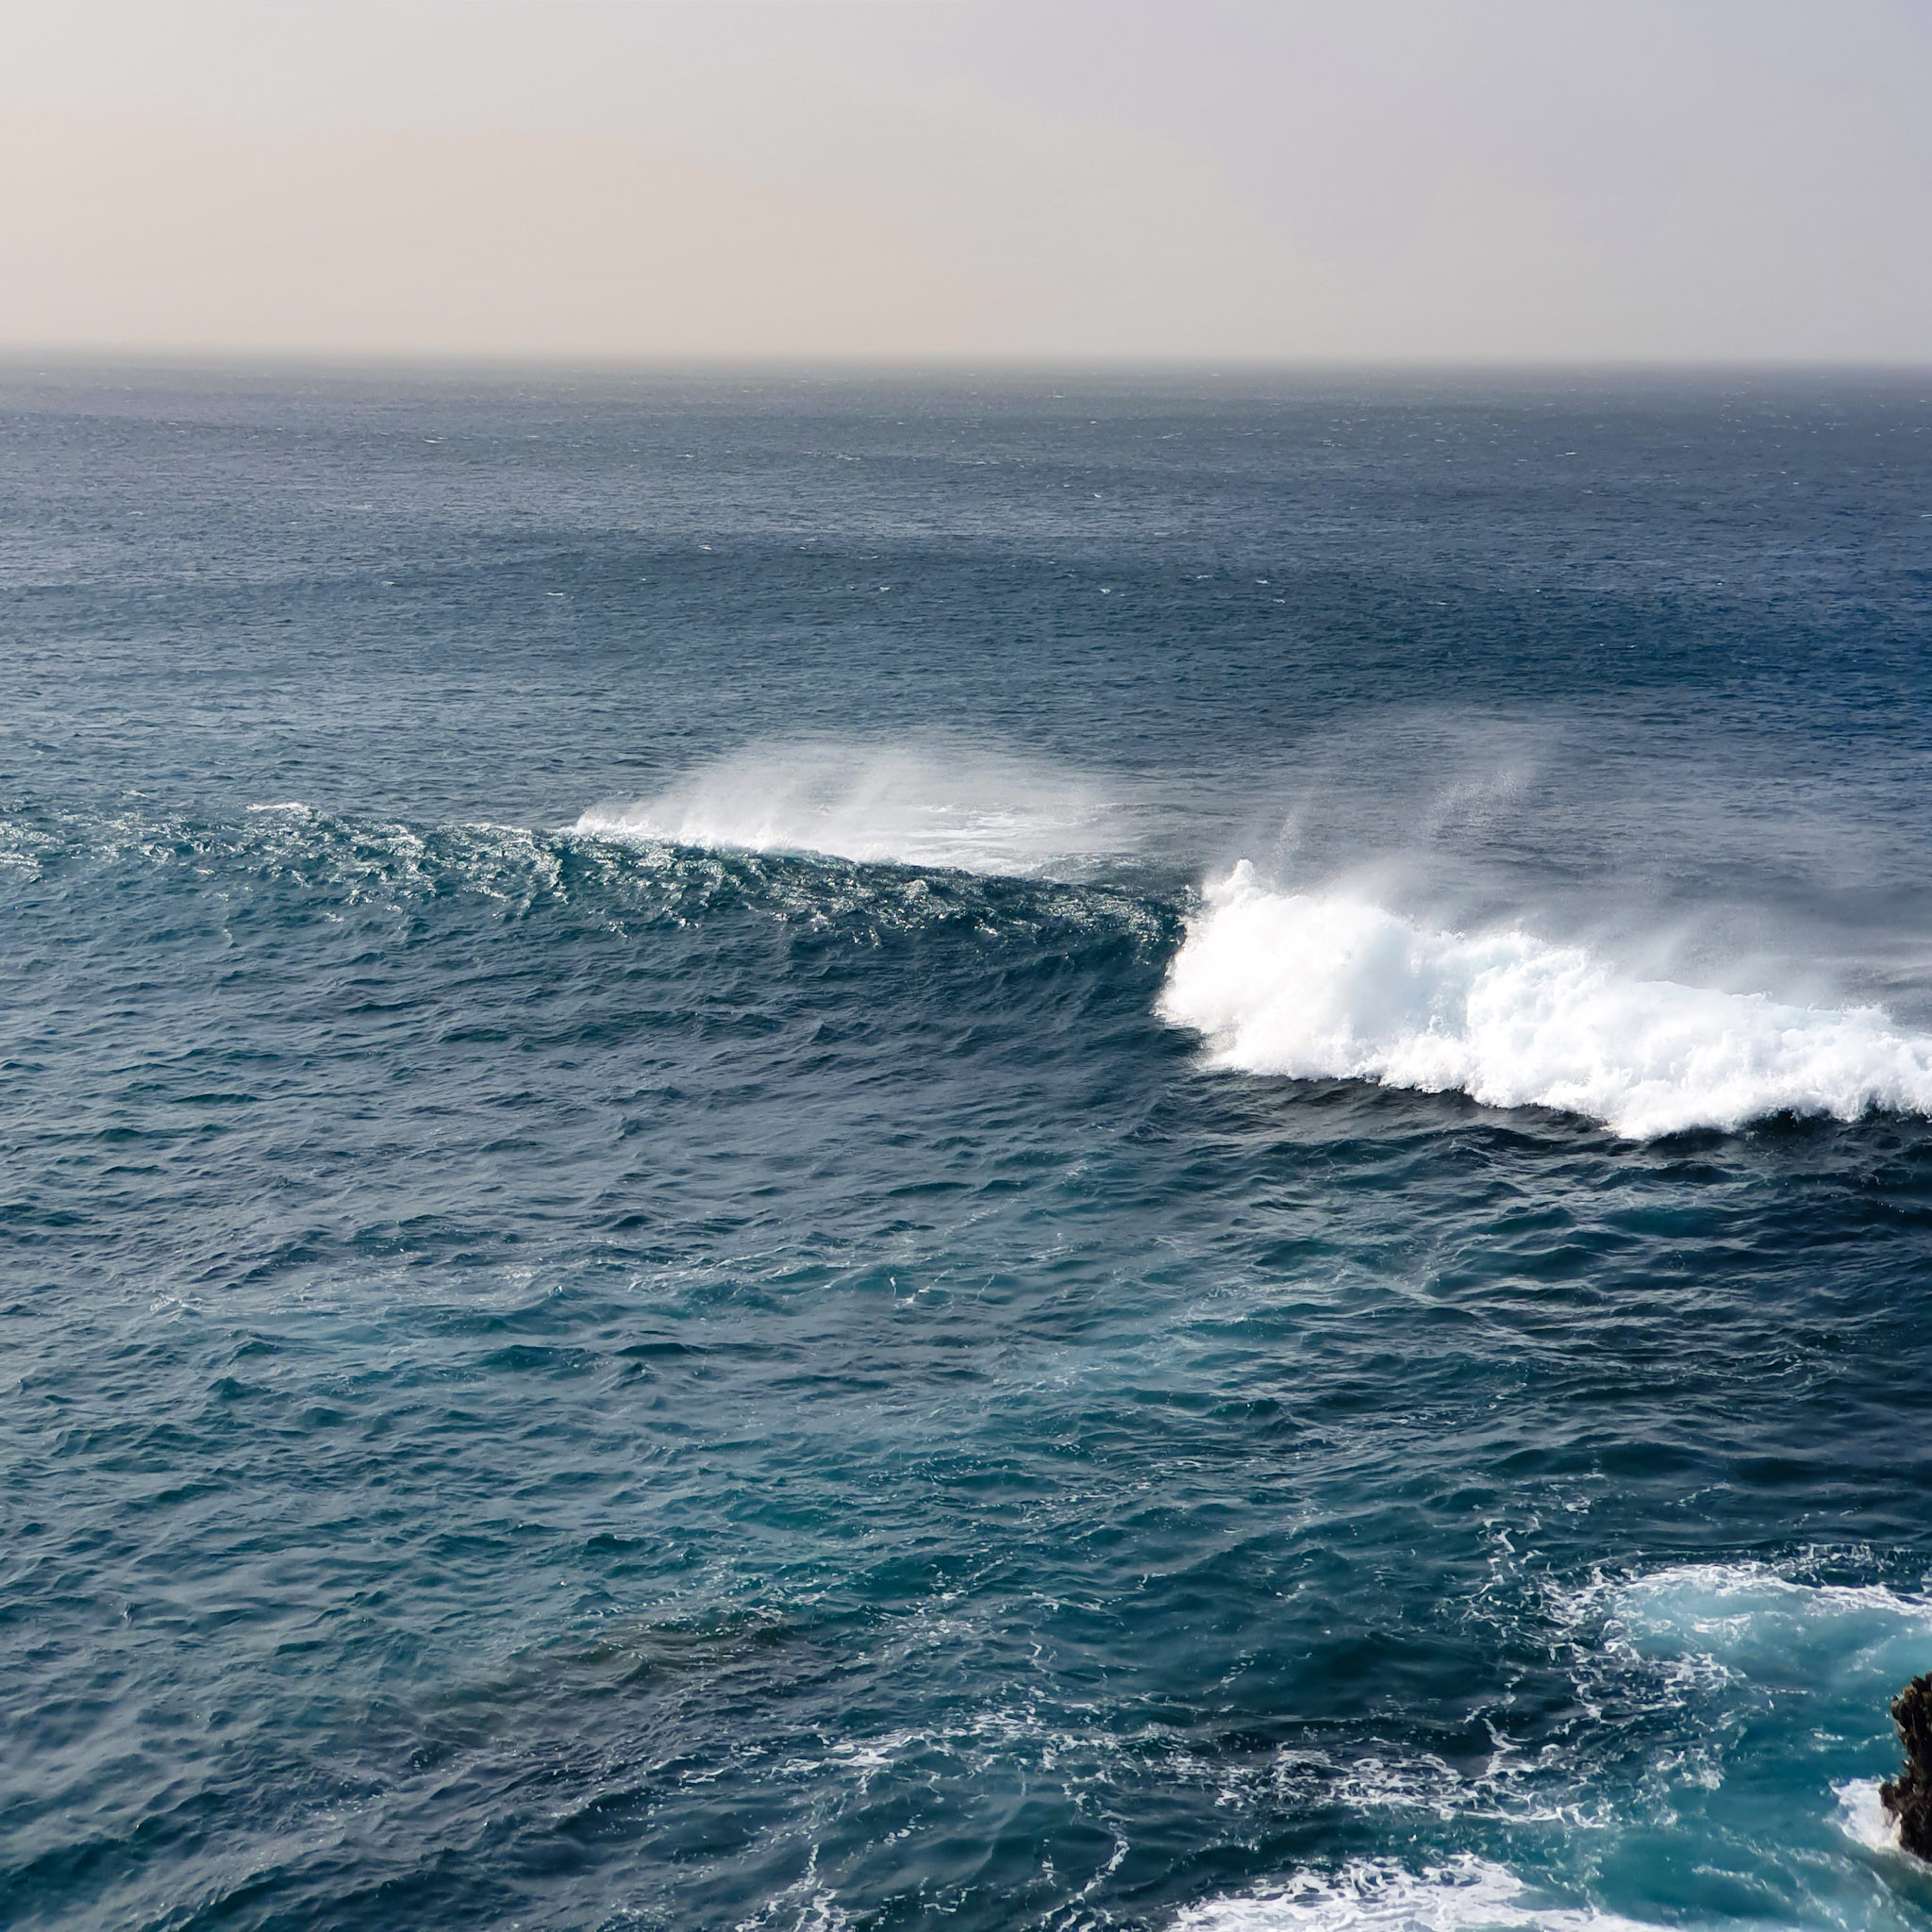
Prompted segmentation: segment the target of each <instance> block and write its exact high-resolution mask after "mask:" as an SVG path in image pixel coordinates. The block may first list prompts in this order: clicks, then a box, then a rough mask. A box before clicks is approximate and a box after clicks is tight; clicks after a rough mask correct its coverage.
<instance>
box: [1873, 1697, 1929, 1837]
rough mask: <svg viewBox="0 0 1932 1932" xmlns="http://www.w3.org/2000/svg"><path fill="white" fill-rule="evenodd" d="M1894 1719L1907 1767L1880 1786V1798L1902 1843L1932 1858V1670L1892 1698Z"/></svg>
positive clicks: (1892, 1718)
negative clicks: (1893, 1822)
mask: <svg viewBox="0 0 1932 1932" xmlns="http://www.w3.org/2000/svg"><path fill="white" fill-rule="evenodd" d="M1891 1721H1892V1723H1893V1724H1896V1725H1897V1726H1898V1740H1899V1742H1900V1743H1901V1744H1903V1745H1904V1746H1905V1747H1906V1768H1905V1769H1904V1770H1903V1771H1902V1772H1900V1773H1899V1774H1898V1775H1897V1776H1896V1777H1895V1778H1893V1779H1892V1780H1891V1782H1890V1784H1883V1785H1880V1786H1879V1787H1878V1797H1879V1801H1880V1803H1882V1804H1883V1805H1884V1807H1885V1808H1886V1810H1887V1811H1889V1812H1890V1814H1891V1816H1892V1817H1894V1818H1896V1819H1897V1820H1898V1840H1899V1843H1900V1844H1902V1845H1904V1846H1905V1848H1906V1850H1907V1851H1908V1852H1915V1853H1916V1854H1917V1855H1918V1856H1919V1857H1922V1858H1928V1859H1932V1674H1928V1675H1926V1676H1923V1677H1914V1678H1913V1679H1912V1681H1911V1682H1910V1683H1909V1684H1907V1686H1906V1688H1905V1689H1904V1690H1903V1691H1900V1692H1899V1693H1898V1695H1897V1696H1896V1697H1894V1698H1893V1699H1892V1700H1891Z"/></svg>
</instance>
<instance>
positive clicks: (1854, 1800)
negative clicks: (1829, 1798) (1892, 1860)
mask: <svg viewBox="0 0 1932 1932" xmlns="http://www.w3.org/2000/svg"><path fill="white" fill-rule="evenodd" d="M1879 1782H1880V1781H1879V1780H1878V1779H1877V1778H1875V1777H1855V1778H1848V1779H1847V1780H1846V1781H1845V1782H1844V1783H1843V1784H1841V1785H1834V1786H1833V1787H1832V1792H1833V1795H1834V1796H1836V1797H1837V1799H1838V1828H1839V1829H1840V1831H1841V1832H1843V1833H1844V1835H1845V1836H1846V1837H1847V1838H1848V1839H1850V1840H1852V1842H1853V1843H1854V1844H1860V1845H1863V1846H1864V1847H1865V1849H1866V1850H1867V1851H1868V1852H1899V1853H1903V1852H1904V1850H1905V1847H1904V1846H1903V1845H1902V1844H1901V1843H1900V1842H1899V1835H1898V1820H1897V1819H1896V1818H1894V1817H1893V1816H1892V1815H1891V1813H1890V1811H1888V1810H1887V1809H1886V1808H1885V1805H1884V1801H1883V1800H1882V1799H1881V1798H1880V1797H1879V1795H1878V1786H1879Z"/></svg>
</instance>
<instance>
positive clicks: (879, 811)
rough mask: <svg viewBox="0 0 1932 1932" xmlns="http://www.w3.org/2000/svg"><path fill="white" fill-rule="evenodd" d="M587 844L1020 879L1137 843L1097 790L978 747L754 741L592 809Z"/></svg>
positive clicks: (1126, 813)
mask: <svg viewBox="0 0 1932 1932" xmlns="http://www.w3.org/2000/svg"><path fill="white" fill-rule="evenodd" d="M574 829H575V831H576V832H577V833H579V834H581V835H584V836H588V837H594V838H605V839H625V840H632V841H661V842H665V843H669V844H675V845H694V846H704V847H708V848H712V849H724V850H736V851H743V852H798V853H817V854H823V855H825V856H827V857H830V858H849V859H854V860H857V861H858V862H859V863H861V864H894V865H917V866H936V867H945V868H949V869H952V870H955V871H959V872H971V873H983V874H1011V875H1014V876H1019V877H1025V876H1029V875H1038V874H1053V873H1058V872H1064V871H1069V870H1071V871H1074V872H1076V873H1077V872H1083V871H1085V870H1086V869H1087V868H1088V867H1089V866H1091V864H1092V863H1093V862H1094V861H1095V860H1098V859H1103V858H1118V857H1120V856H1122V855H1124V854H1125V853H1127V852H1129V851H1131V850H1132V849H1133V848H1134V847H1135V846H1136V845H1137V844H1138V843H1139V836H1138V828H1137V827H1136V825H1135V824H1134V815H1133V813H1132V811H1131V809H1130V808H1128V807H1126V806H1124V804H1122V803H1121V802H1120V801H1119V799H1118V798H1116V797H1110V796H1108V794H1107V793H1106V792H1104V791H1102V790H1101V789H1100V788H1099V787H1098V786H1097V785H1095V784H1093V783H1092V782H1091V781H1089V780H1087V779H1085V778H1083V777H1080V776H1077V775H1073V774H1066V773H1062V772H1059V771H1056V770H1053V769H1051V768H1048V767H1044V766H1041V765H1038V764H1034V763H1031V762H1028V761H1026V760H1024V759H1020V758H1010V757H1006V756H1002V755H998V754H990V753H987V752H984V751H980V750H976V749H975V750H972V751H964V750H961V751H958V752H949V751H947V750H945V749H944V748H934V749H929V750H906V749H897V748H885V747H878V746H865V745H854V744H844V743H837V742H825V743H811V744H804V745H800V744H786V745H764V746H753V747H751V748H748V749H746V750H744V751H741V752H737V753H734V754H733V755H732V756H730V757H728V758H721V759H719V760H717V761H716V762H715V763H713V764H709V765H707V766H704V767H703V768H701V769H700V770H698V771H697V772H695V773H693V774H691V775H690V776H688V777H686V778H684V779H682V780H681V781H680V782H678V783H677V784H675V785H674V786H672V787H670V788H669V789H668V790H666V791H661V792H659V793H658V794H657V795H656V796H655V797H652V798H647V799H643V800H641V801H639V802H637V803H634V804H629V805H613V804H606V805H599V806H595V807H592V808H591V810H589V811H587V812H585V813H584V814H583V816H582V817H581V818H580V819H578V820H577V822H576V824H575V827H574Z"/></svg>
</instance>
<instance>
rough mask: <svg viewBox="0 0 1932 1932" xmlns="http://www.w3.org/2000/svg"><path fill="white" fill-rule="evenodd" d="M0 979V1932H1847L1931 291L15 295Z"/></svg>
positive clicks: (1877, 1660)
mask: <svg viewBox="0 0 1932 1932" xmlns="http://www.w3.org/2000/svg"><path fill="white" fill-rule="evenodd" d="M0 973H4V981H0V983H4V1001H0V1150H4V1151H0V1924H4V1925H5V1926H8V1927H63V1928H65V1927H76V1928H89V1932H96V1928H98V1932H124V1928H125V1932H134V1928H152V1932H162V1928H169V1932H186V1928H195V1932H214V1928H223V1932H297V1928H302V1932H337V1928H341V1932H351V1928H355V1932H364V1928H366V1932H496V1928H502V1932H508V1928H513V1927H514V1928H529V1932H536V1928H543V1932H553V1928H555V1932H563V1928H571V1932H618V1928H651V1932H660V1928H661V1932H714V1928H715V1932H732V1928H747V1932H749V1928H772V1932H859V1928H864V1932H887V1928H899V1927H933V1928H947V1932H1024V1928H1035V1932H1049V1928H1052V1932H1072V1928H1076V1927H1093V1928H1099V1927H1121V1928H1128V1927H1132V1928H1149V1932H1170V1928H1171V1932H1476V1928H1482V1927H1504V1928H1511V1932H1637V1928H1651V1927H1677V1928H1695V1932H1707V1928H1709V1932H1716V1928H1727V1932H1744V1928H1762V1932H1827V1928H1829V1932H1928V1928H1932V1867H1925V1866H1918V1865H1915V1864H1914V1863H1913V1861H1911V1860H1910V1859H1909V1858H1907V1857H1906V1856H1905V1855H1904V1854H1902V1853H1901V1852H1899V1851H1898V1850H1897V1849H1896V1848H1895V1846H1894V1845H1892V1844H1891V1843H1890V1842H1889V1841H1888V1837H1887V1832H1886V1828H1885V1820H1884V1818H1883V1815H1882V1813H1881V1811H1880V1809H1879V1807H1878V1803H1877V1799H1876V1783H1877V1780H1879V1779H1880V1778H1882V1777H1885V1776H1888V1775H1890V1774H1892V1773H1893V1771H1895V1769H1896V1768H1897V1765H1898V1762H1899V1757H1898V1750H1897V1746H1896V1743H1895V1741H1894V1740H1893V1737H1892V1732H1891V1726H1890V1720H1889V1718H1888V1715H1887V1710H1886V1705H1887V1700H1888V1698H1889V1697H1890V1694H1891V1693H1892V1692H1893V1691H1896V1690H1897V1689H1899V1688H1900V1687H1901V1686H1902V1685H1903V1683H1904V1682H1905V1680H1906V1678H1907V1676H1909V1675H1910V1674H1912V1673H1914V1672H1916V1671H1923V1670H1927V1669H1932V1119H1928V1115H1932V376H1924V375H1919V376H1907V375H1894V376H1875V375H1874V376H1849V375H1839V376H1832V375H1651V376H1641V377H1640V376H1635V375H1624V376H1611V375H1603V376H1587V375H1546V376H1522V377H1515V378H1506V377H1502V376H1496V377H1475V376H1445V375H1416V376H1413V377H1401V378H1398V377H1393V376H1390V377H1379V378H1375V377H1368V376H1351V377H1342V376H1329V377H1321V376H1307V377H1301V378H1293V379H1291V378H1289V377H1286V376H1281V377H1273V376H1265V375H1254V374H1241V373H1239V372H1233V373H1224V374H1223V375H1212V374H1209V373H1208V372H1206V371H1203V372H1201V373H1199V374H1197V375H1175V374H1167V375H1133V374H1130V373H1123V374H1119V375H1093V374H1089V375H1079V376H1075V375H1053V374H1051V373H1041V374H1035V375H1005V376H999V377H992V376H988V377H985V378H983V379H980V378H973V377H969V376H966V375H950V376H934V375H881V374H874V375H863V374H855V373H847V374H829V375H806V374H796V375H761V376H746V375H730V374H715V375H672V374H663V373H659V374H636V375H623V374H608V375H510V374H499V375H477V374H471V375H458V374H450V375H428V374H422V373H418V374H414V375H409V374H401V375H381V374H379V373H375V372H365V373H363V374H359V375H357V374H344V373H336V374H327V373H310V374H301V373H292V374H291V373H283V374H274V373H268V372H257V373H254V374H246V373H242V374H227V375H223V374H219V373H214V372H208V373H201V374H195V373H192V372H183V371H175V372H174V373H166V372H163V373H152V372H149V373H142V372H138V371H133V370H128V369H116V370H96V371H92V372H90V371H87V370H84V369H79V368H75V367H65V366H63V367H60V368H55V369H49V370H46V371H38V370H36V369H35V368H33V367H31V366H28V365H25V364H15V365H12V366H10V367H9V368H8V369H7V370H5V371H4V372H0Z"/></svg>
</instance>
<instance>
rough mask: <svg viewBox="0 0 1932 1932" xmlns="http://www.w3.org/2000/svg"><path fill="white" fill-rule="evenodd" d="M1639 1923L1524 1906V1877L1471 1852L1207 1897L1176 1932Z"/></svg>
mask: <svg viewBox="0 0 1932 1932" xmlns="http://www.w3.org/2000/svg"><path fill="white" fill-rule="evenodd" d="M1638 1923H1639V1922H1637V1921H1634V1920H1630V1919H1622V1918H1618V1917H1616V1916H1615V1915H1613V1914H1611V1913H1608V1912H1600V1911H1596V1910H1594V1909H1591V1908H1588V1907H1586V1908H1581V1909H1579V1908H1576V1907H1536V1906H1532V1905H1530V1904H1528V1903H1526V1900H1525V1889H1524V1884H1523V1882H1522V1880H1521V1879H1519V1878H1518V1877H1517V1876H1516V1874H1514V1873H1512V1872H1509V1871H1507V1870H1506V1869H1505V1868H1504V1867H1503V1866H1501V1865H1496V1864H1491V1862H1490V1861H1489V1860H1488V1859H1485V1858H1476V1857H1470V1856H1468V1855H1466V1854H1465V1855H1464V1856H1463V1857H1457V1858H1454V1859H1452V1860H1450V1861H1449V1863H1447V1864H1445V1865H1439V1866H1432V1867H1430V1868H1428V1869H1427V1870H1425V1871H1423V1872H1421V1873H1414V1872H1407V1871H1405V1870H1403V1869H1402V1868H1401V1867H1399V1866H1395V1865H1391V1864H1386V1863H1382V1862H1380V1861H1370V1860H1366V1859H1364V1860H1358V1861H1357V1862H1356V1863H1354V1864H1351V1865H1348V1866H1346V1867H1344V1868H1343V1869H1342V1870H1341V1872H1338V1873H1333V1874H1328V1873H1304V1874H1298V1875H1297V1876H1296V1877H1295V1878H1294V1879H1293V1880H1291V1882H1290V1883H1288V1884H1287V1885H1285V1886H1283V1887H1282V1888H1281V1889H1280V1890H1273V1891H1267V1892H1259V1893H1255V1894H1252V1895H1250V1896H1248V1897H1246V1898H1224V1899H1212V1900H1209V1901H1208V1903H1207V1904H1205V1905H1200V1906H1195V1907H1192V1908H1191V1910H1189V1911H1185V1912H1183V1913H1182V1914H1181V1916H1180V1917H1179V1918H1178V1919H1177V1920H1175V1922H1174V1932H1479V1928H1482V1927H1489V1926H1497V1927H1501V1926H1507V1927H1510V1928H1522V1932H1636V1927H1637V1924H1638Z"/></svg>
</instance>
